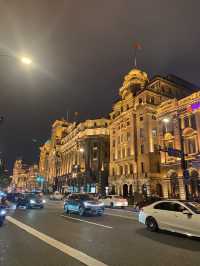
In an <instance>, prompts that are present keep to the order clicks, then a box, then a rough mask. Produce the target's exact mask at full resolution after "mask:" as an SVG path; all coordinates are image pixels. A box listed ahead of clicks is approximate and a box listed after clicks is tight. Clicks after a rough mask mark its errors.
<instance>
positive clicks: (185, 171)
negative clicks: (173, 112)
mask: <svg viewBox="0 0 200 266" xmlns="http://www.w3.org/2000/svg"><path fill="white" fill-rule="evenodd" d="M178 124H179V133H180V145H181V151H182V154H181V168H182V171H183V182H184V186H185V196H186V200H188V199H189V190H188V184H187V183H186V182H187V180H188V176H189V174H188V169H187V168H188V167H187V161H186V160H185V152H184V139H183V136H182V128H181V121H180V118H178Z"/></svg>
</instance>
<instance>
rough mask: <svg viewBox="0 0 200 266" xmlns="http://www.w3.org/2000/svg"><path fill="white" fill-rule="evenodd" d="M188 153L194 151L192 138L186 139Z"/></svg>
mask: <svg viewBox="0 0 200 266" xmlns="http://www.w3.org/2000/svg"><path fill="white" fill-rule="evenodd" d="M188 153H189V154H192V153H196V146H195V140H194V139H193V138H192V139H189V140H188Z"/></svg>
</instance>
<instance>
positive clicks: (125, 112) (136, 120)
mask: <svg viewBox="0 0 200 266" xmlns="http://www.w3.org/2000/svg"><path fill="white" fill-rule="evenodd" d="M195 90H196V88H195V89H194V88H193V87H191V84H189V83H188V82H185V81H183V80H181V79H179V78H177V77H175V76H172V75H170V76H166V77H161V76H156V77H154V78H152V79H151V80H149V79H148V76H147V74H146V73H145V72H143V71H141V70H139V69H133V70H131V71H130V72H129V73H128V75H126V76H125V79H124V82H123V85H122V87H121V88H120V89H119V96H120V99H119V100H118V101H116V102H115V103H114V105H113V108H112V112H111V113H110V119H111V121H110V171H109V185H110V190H111V191H112V193H117V194H121V195H123V196H125V197H127V196H131V195H132V194H133V193H134V192H138V193H140V194H143V195H145V196H150V195H152V194H159V195H161V194H163V192H162V185H161V184H160V182H159V181H160V180H162V177H163V170H161V164H160V151H159V144H160V135H159V134H160V131H158V120H159V119H160V118H158V119H157V115H158V116H159V115H160V111H159V110H160V105H161V104H162V103H163V102H165V101H167V100H169V99H173V98H176V99H181V98H183V97H186V96H188V95H190V94H191V93H192V92H194V91H195ZM181 101H184V100H181ZM165 196H167V194H166V193H165Z"/></svg>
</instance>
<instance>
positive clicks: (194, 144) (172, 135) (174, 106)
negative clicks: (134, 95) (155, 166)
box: [157, 92, 200, 199]
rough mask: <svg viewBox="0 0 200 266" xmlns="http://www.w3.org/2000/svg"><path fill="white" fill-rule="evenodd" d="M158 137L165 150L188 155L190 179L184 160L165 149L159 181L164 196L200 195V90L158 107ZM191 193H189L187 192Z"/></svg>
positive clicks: (186, 157) (187, 163) (183, 197)
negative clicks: (183, 167) (173, 150)
mask: <svg viewBox="0 0 200 266" xmlns="http://www.w3.org/2000/svg"><path fill="white" fill-rule="evenodd" d="M157 118H158V139H159V144H160V145H161V148H162V150H165V149H167V148H173V149H178V150H182V151H183V152H184V154H185V160H186V167H187V169H188V173H189V175H188V178H187V180H185V179H184V178H183V169H182V166H181V159H180V158H178V157H174V156H169V155H168V153H166V152H161V178H160V180H159V181H158V180H157V181H158V182H157V183H158V184H159V186H160V187H161V190H162V194H163V196H164V197H173V198H182V199H185V198H186V196H187V197H188V198H191V197H192V198H195V197H199V196H200V179H199V176H200V92H197V93H193V94H191V95H190V96H188V97H185V98H183V99H181V100H177V99H173V100H168V101H166V102H164V103H162V104H161V105H160V106H159V107H158V111H157ZM186 193H188V195H186Z"/></svg>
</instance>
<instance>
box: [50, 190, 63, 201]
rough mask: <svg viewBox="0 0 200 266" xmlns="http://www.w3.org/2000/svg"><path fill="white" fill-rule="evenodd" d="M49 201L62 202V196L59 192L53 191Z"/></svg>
mask: <svg viewBox="0 0 200 266" xmlns="http://www.w3.org/2000/svg"><path fill="white" fill-rule="evenodd" d="M50 199H51V200H62V199H63V195H62V194H61V193H60V192H58V191H55V192H54V193H53V194H52V195H50Z"/></svg>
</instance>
